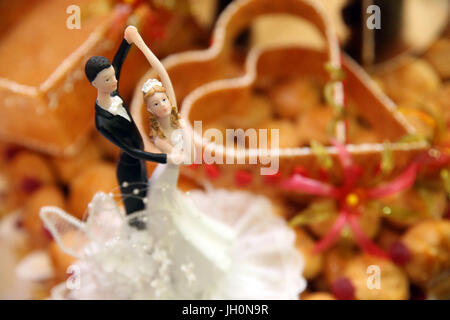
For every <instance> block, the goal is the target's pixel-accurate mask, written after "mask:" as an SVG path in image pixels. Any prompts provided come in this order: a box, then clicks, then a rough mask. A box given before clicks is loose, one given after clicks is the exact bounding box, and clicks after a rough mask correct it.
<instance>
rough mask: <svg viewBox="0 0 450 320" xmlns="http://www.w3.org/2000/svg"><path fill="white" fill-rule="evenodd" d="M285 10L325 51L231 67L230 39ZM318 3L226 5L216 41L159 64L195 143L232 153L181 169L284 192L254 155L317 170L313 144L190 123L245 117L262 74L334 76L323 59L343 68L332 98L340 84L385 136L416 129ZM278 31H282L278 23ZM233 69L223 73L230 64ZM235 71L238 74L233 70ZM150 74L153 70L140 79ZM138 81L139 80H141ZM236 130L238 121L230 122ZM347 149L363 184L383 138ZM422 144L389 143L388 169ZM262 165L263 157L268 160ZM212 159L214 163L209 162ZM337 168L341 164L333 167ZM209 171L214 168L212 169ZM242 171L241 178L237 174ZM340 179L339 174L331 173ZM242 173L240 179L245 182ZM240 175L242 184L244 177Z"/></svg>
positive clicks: (137, 106)
mask: <svg viewBox="0 0 450 320" xmlns="http://www.w3.org/2000/svg"><path fill="white" fill-rule="evenodd" d="M273 13H287V14H291V15H296V16H299V17H301V18H304V19H306V20H308V21H310V22H311V23H312V24H313V25H315V26H316V27H317V28H318V30H319V31H320V33H321V34H322V36H323V37H324V39H325V42H326V44H327V50H326V51H325V52H321V51H317V50H312V49H306V48H301V47H298V46H289V47H288V46H284V47H272V48H270V47H269V48H264V49H262V48H260V49H253V50H251V51H250V53H249V54H248V56H247V59H246V62H245V65H244V66H243V67H242V66H241V67H240V68H230V65H233V61H232V58H231V57H232V56H233V54H232V51H233V40H234V39H235V38H236V36H237V35H239V33H240V32H242V31H243V30H244V29H245V28H246V27H248V26H249V24H250V23H251V22H252V21H253V20H254V19H255V18H257V17H259V16H261V15H265V14H273ZM330 26H331V23H330V21H328V19H327V18H326V15H325V14H324V13H323V11H322V9H321V7H320V6H319V5H317V4H316V3H313V2H310V1H305V0H280V1H269V0H242V1H236V2H234V3H233V4H232V5H230V6H229V7H228V8H227V9H226V10H225V11H224V12H223V14H222V15H221V17H220V18H219V21H218V23H217V26H216V28H215V30H214V36H213V43H212V46H211V47H210V48H208V49H207V50H203V51H193V52H187V53H183V54H178V55H174V56H171V57H169V58H167V59H166V60H165V61H164V65H165V67H166V68H167V71H168V73H169V76H170V77H171V79H172V82H173V85H174V88H175V92H176V94H177V96H178V97H177V98H178V100H179V103H181V114H182V117H184V118H185V119H187V122H188V124H189V129H190V130H192V131H193V136H194V142H195V144H196V146H197V147H198V150H202V152H205V151H206V150H207V151H208V153H209V154H214V155H215V157H214V158H222V159H225V158H226V157H227V156H228V157H231V159H232V160H233V161H232V164H218V165H217V164H206V165H203V166H190V167H187V168H184V169H183V173H184V174H186V175H188V176H190V177H191V178H193V179H195V180H196V181H198V182H205V181H209V182H211V183H213V184H214V185H215V186H218V187H226V188H233V187H237V188H239V187H243V188H246V189H251V190H254V191H257V192H261V193H265V194H270V195H274V194H278V193H280V192H281V193H284V191H282V190H280V188H279V187H278V185H277V184H276V183H273V181H274V180H273V179H266V177H265V176H264V175H261V168H262V167H265V165H262V164H261V163H259V162H258V163H257V164H249V163H250V161H249V160H250V158H251V157H258V156H265V157H266V161H267V159H277V161H278V163H279V169H280V171H281V172H280V174H277V176H278V177H286V176H289V175H291V174H292V172H293V171H294V169H295V168H296V167H297V166H299V165H300V166H302V167H304V168H307V169H308V171H309V172H311V173H312V174H313V175H314V174H317V172H318V171H319V169H320V165H319V161H318V159H317V156H316V155H315V154H314V152H313V151H312V149H311V148H310V147H299V148H282V149H281V148H277V149H270V150H269V151H266V150H261V149H240V150H236V149H235V148H226V147H224V146H223V145H222V144H219V143H214V142H211V141H209V140H207V139H204V138H203V137H202V135H201V134H199V132H195V131H194V130H193V126H192V124H193V123H194V121H202V124H203V126H207V125H208V124H210V123H213V122H214V121H216V120H217V119H220V118H221V117H223V116H224V115H226V116H227V117H230V116H231V117H233V116H234V117H242V116H243V115H245V112H243V111H244V110H245V103H241V101H245V99H246V97H248V95H249V94H250V93H251V92H252V91H253V90H254V89H255V86H256V84H257V82H258V80H260V79H263V78H270V77H272V78H282V77H288V76H306V77H314V78H318V79H320V80H321V81H322V82H324V83H326V82H328V81H330V80H331V75H330V72H327V71H326V69H325V67H324V66H325V65H326V64H328V66H331V68H332V69H335V70H343V71H345V74H346V78H345V83H344V84H343V83H342V82H341V81H339V80H336V81H333V82H332V83H333V84H332V88H333V90H332V96H331V99H332V103H333V104H334V105H344V88H345V94H346V98H347V99H351V100H352V101H354V102H355V105H356V106H357V109H358V111H359V113H360V114H363V115H364V116H365V118H366V119H367V120H368V121H369V122H370V124H371V126H372V127H373V128H374V129H375V130H376V131H378V132H379V133H381V136H382V138H383V141H384V140H389V141H396V140H397V139H399V138H400V137H402V136H404V135H407V134H412V133H414V128H413V127H412V126H411V125H410V124H409V123H408V122H407V121H406V120H405V119H404V117H403V116H402V115H401V114H400V113H399V112H398V111H397V110H396V106H395V104H394V103H393V102H391V101H390V100H389V99H388V98H387V97H386V96H385V95H383V94H382V93H381V92H380V90H379V89H378V88H377V87H376V86H375V85H374V84H373V82H372V80H371V79H370V78H369V76H368V75H367V74H366V73H365V72H364V70H362V69H361V68H360V67H359V66H358V65H357V64H356V63H354V62H353V61H352V60H351V59H350V58H348V57H346V56H343V57H342V56H341V53H340V50H339V44H338V40H337V37H336V35H335V33H334V31H333V29H332V28H331V27H330ZM280 31H282V30H280ZM230 69H231V70H232V72H231V74H230V72H227V70H230ZM233 74H240V76H238V77H232V76H233ZM149 77H155V74H154V73H153V72H152V71H150V72H149V73H148V74H147V75H146V76H145V77H144V79H143V80H142V81H145V80H146V79H148V78H149ZM141 84H142V82H141ZM139 89H140V86H139V87H138V89H137V90H136V93H135V96H134V99H133V104H132V112H133V116H134V117H135V119H136V122H137V123H138V126H139V129H140V130H141V132H148V123H147V122H148V121H146V119H147V117H148V115H146V110H145V108H144V107H143V98H142V93H141V92H140V90H139ZM335 128H336V130H335V132H334V135H335V137H334V138H335V139H336V140H337V141H339V142H341V143H345V142H346V140H347V139H346V138H347V133H346V126H345V123H344V121H338V123H337V125H336V126H335ZM230 129H235V128H230ZM145 136H146V138H145V143H146V146H147V147H148V148H150V149H152V148H153V147H152V144H151V142H150V140H149V139H148V138H147V135H145ZM346 147H347V150H348V151H349V152H350V153H351V154H352V156H353V158H354V160H355V162H356V163H358V164H360V165H361V166H363V167H364V168H365V169H367V170H365V172H364V173H365V174H364V175H363V177H362V181H363V183H365V182H366V183H370V179H371V178H373V177H372V174H373V169H374V168H375V167H376V166H377V165H379V162H380V160H381V154H382V152H383V150H384V148H385V145H384V144H383V143H370V144H369V143H367V144H358V145H353V144H347V146H346ZM425 147H426V143H423V142H416V143H391V144H390V149H391V151H392V154H393V159H395V168H396V170H394V172H392V174H395V173H397V172H399V170H401V169H402V168H403V167H404V166H405V165H406V164H408V163H409V162H410V161H411V159H412V158H413V157H414V156H415V155H417V154H418V153H419V152H422V151H423V149H424V148H425ZM325 150H326V153H327V154H328V155H330V156H331V157H332V158H333V159H334V161H337V150H336V148H335V147H332V146H327V147H325ZM266 164H267V162H266ZM212 166H213V167H212ZM337 171H339V170H337ZM211 173H212V174H211ZM242 177H244V179H242ZM336 178H337V179H339V173H336ZM242 180H244V181H242ZM242 182H244V183H242Z"/></svg>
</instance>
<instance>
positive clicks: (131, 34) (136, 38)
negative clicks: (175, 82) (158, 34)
mask: <svg viewBox="0 0 450 320" xmlns="http://www.w3.org/2000/svg"><path fill="white" fill-rule="evenodd" d="M125 39H126V40H127V41H128V43H134V44H135V45H136V47H138V48H139V50H141V51H142V53H143V54H144V55H145V57H146V58H147V60H148V62H149V63H150V65H151V66H152V68H153V69H155V70H156V73H158V75H159V77H160V78H161V82H162V84H163V86H164V88H166V94H167V96H168V97H169V99H170V102H171V103H172V105H173V106H174V107H175V108H177V99H176V97H175V91H174V89H173V86H172V81H170V78H169V74H168V73H167V71H166V69H165V68H164V66H163V64H162V63H161V61H159V59H158V58H157V57H156V56H155V55H154V54H153V52H152V51H151V50H150V48H149V47H148V46H147V45H146V44H145V42H144V40H143V39H142V37H141V35H140V34H139V32H138V30H137V29H136V27H134V26H128V27H127V28H126V29H125ZM177 109H178V108H177Z"/></svg>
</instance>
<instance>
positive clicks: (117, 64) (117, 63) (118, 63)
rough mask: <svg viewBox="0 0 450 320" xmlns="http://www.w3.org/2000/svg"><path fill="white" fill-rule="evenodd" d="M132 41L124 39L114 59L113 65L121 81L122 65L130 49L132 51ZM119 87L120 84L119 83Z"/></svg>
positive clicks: (117, 77)
mask: <svg viewBox="0 0 450 320" xmlns="http://www.w3.org/2000/svg"><path fill="white" fill-rule="evenodd" d="M130 47H131V43H129V42H128V41H127V40H126V39H123V40H122V43H121V44H120V47H119V49H118V50H117V52H116V54H115V56H114V59H113V61H112V65H113V67H114V71H115V72H116V79H117V82H119V79H120V73H121V71H122V65H123V63H124V61H125V58H126V57H127V55H128V51H130ZM117 88H119V85H118V84H117Z"/></svg>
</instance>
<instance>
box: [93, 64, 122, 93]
mask: <svg viewBox="0 0 450 320" xmlns="http://www.w3.org/2000/svg"><path fill="white" fill-rule="evenodd" d="M92 85H93V86H94V87H96V88H97V89H98V90H99V91H101V92H106V93H111V92H113V91H115V90H117V79H116V72H115V70H114V67H113V66H110V67H109V68H105V69H103V70H102V71H100V72H99V73H98V74H97V77H95V79H94V81H92Z"/></svg>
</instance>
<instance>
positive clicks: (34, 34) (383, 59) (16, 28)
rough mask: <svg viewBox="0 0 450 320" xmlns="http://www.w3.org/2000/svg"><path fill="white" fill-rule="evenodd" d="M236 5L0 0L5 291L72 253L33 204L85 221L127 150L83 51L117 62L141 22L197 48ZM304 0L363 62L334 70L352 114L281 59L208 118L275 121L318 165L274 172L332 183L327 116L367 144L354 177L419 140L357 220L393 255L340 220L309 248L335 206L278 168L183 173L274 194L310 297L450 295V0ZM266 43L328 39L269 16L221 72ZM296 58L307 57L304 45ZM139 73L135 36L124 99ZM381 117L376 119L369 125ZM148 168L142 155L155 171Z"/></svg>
mask: <svg viewBox="0 0 450 320" xmlns="http://www.w3.org/2000/svg"><path fill="white" fill-rule="evenodd" d="M250 1H251V0H250ZM254 1H255V2H257V1H258V0H254ZM233 2H242V1H224V0H221V1H219V0H189V1H188V0H123V1H119V0H77V1H72V0H71V1H69V0H67V1H66V0H40V1H37V0H15V1H7V0H0V114H1V116H0V259H1V260H2V263H1V265H0V299H45V298H47V297H48V296H49V292H50V289H51V288H52V287H53V286H54V285H55V284H57V283H59V282H61V281H64V279H66V278H67V277H68V274H67V272H66V270H67V268H68V266H69V265H70V264H71V263H72V262H73V260H72V259H73V258H71V257H69V256H67V255H66V254H64V253H63V252H62V251H61V250H60V249H59V248H58V246H57V245H56V243H55V242H54V241H53V239H52V237H51V235H50V233H49V232H48V231H47V230H46V229H45V228H44V226H43V224H42V222H41V220H40V219H39V215H38V214H39V209H40V208H41V207H42V206H46V205H54V206H58V207H61V208H64V209H65V210H66V211H67V212H69V213H70V214H72V215H74V216H75V217H77V218H80V219H81V218H83V217H84V218H85V216H86V209H87V205H88V203H89V202H90V200H91V199H92V197H93V195H94V194H95V193H96V192H98V191H105V192H113V193H117V194H118V192H119V190H118V187H117V182H116V177H115V161H116V159H117V158H118V155H119V152H120V150H119V149H118V148H117V147H115V146H114V145H112V144H111V143H109V142H108V141H107V140H106V139H104V138H103V137H101V136H100V135H99V134H98V133H97V132H96V131H95V128H94V120H93V116H94V101H95V97H96V92H95V89H94V88H93V87H91V85H90V84H89V82H88V81H87V80H86V79H85V76H84V63H85V62H86V60H87V59H88V58H89V57H90V56H92V55H104V56H106V57H108V58H110V59H112V57H113V55H114V52H115V51H116V50H117V48H118V46H119V44H120V41H121V40H122V38H123V30H124V27H125V26H126V25H128V24H133V25H136V26H137V27H138V29H139V31H140V33H141V34H142V36H143V38H144V40H145V41H146V43H147V44H149V46H150V48H151V49H152V50H153V51H154V53H155V54H156V55H157V56H158V58H160V59H164V58H167V57H169V59H170V57H174V54H177V53H180V52H185V51H192V50H206V49H207V48H208V47H210V46H211V45H212V44H213V43H214V41H215V39H214V37H213V33H214V30H215V24H216V21H217V19H218V17H220V15H221V13H222V12H223V11H224V10H226V8H227V6H229V5H230V4H233ZM291 2H292V1H291ZM310 2H314V3H316V4H317V5H319V6H321V7H323V8H324V10H323V11H324V12H325V14H326V15H327V16H328V17H329V21H328V25H327V26H326V27H327V29H328V30H331V31H330V32H335V33H336V34H337V37H338V40H339V44H340V48H341V50H342V52H343V55H344V56H345V57H348V59H347V58H345V59H344V58H343V61H350V62H347V65H350V66H353V62H354V63H356V67H355V68H356V69H352V68H353V67H351V68H350V69H351V70H357V74H358V75H361V74H362V76H358V77H356V78H355V79H353V78H351V77H348V78H347V79H348V82H347V83H346V78H345V75H343V81H344V90H345V91H346V93H348V96H349V98H348V99H347V100H346V101H345V107H346V108H345V110H346V111H345V112H343V111H342V110H336V108H333V106H330V105H329V104H330V101H329V97H327V92H326V87H327V81H326V79H324V78H323V76H322V73H323V72H322V71H323V70H320V71H317V74H315V71H314V70H313V72H309V73H305V74H302V73H299V74H295V73H292V74H286V73H281V72H280V73H279V74H276V72H275V74H271V78H264V79H258V81H257V84H255V87H254V88H253V90H252V92H251V94H250V95H248V96H246V97H245V101H241V100H239V101H234V100H233V99H232V98H230V100H227V101H225V102H224V103H226V104H227V105H230V106H233V105H235V106H239V108H241V107H242V106H244V107H242V108H244V109H245V110H244V109H242V110H244V111H242V112H241V111H239V112H237V111H236V112H235V111H230V112H229V113H228V114H226V115H224V116H222V117H220V118H217V119H214V121H210V122H209V123H208V124H207V125H208V126H209V127H215V128H219V129H221V130H222V129H225V128H253V127H256V128H276V129H279V130H280V148H300V147H307V148H309V149H310V152H311V154H312V156H313V158H314V159H315V160H313V162H314V163H316V165H314V166H312V165H311V167H310V166H308V165H304V164H303V162H301V163H300V162H299V163H292V164H290V165H289V167H282V168H280V169H281V172H282V175H284V176H288V175H290V174H292V173H300V174H302V175H306V176H309V177H312V178H317V179H319V180H321V181H326V182H329V183H333V184H334V183H336V184H339V183H342V181H341V180H342V177H340V176H339V175H336V174H335V173H336V172H338V171H339V170H340V165H339V162H338V161H336V159H334V157H331V156H330V155H329V154H328V153H327V150H328V149H326V147H327V146H329V145H330V141H331V140H330V139H331V137H332V136H333V134H332V132H333V128H332V129H331V131H330V127H333V125H335V124H336V121H341V120H344V122H345V124H346V130H347V131H346V132H347V136H346V140H345V142H346V143H347V144H351V145H361V144H366V145H368V147H367V148H366V149H367V150H369V152H368V154H369V155H368V159H369V160H370V161H364V160H361V159H362V158H357V159H356V161H357V162H359V164H360V166H361V168H362V170H364V173H365V176H366V177H367V176H368V177H370V178H369V179H366V181H364V182H362V183H361V185H360V186H359V188H361V189H363V188H365V187H367V186H374V185H377V184H379V183H382V182H383V181H386V180H392V178H393V177H395V175H396V174H397V173H399V172H401V170H402V169H404V168H405V167H406V165H408V161H411V158H408V160H405V161H400V156H397V153H396V152H394V151H393V149H392V144H393V143H397V142H402V143H408V142H411V143H417V142H424V143H425V144H426V145H427V147H426V148H425V149H424V150H422V151H423V155H425V156H430V157H431V159H432V160H430V161H427V162H426V165H424V166H423V170H422V171H421V172H420V173H419V174H418V176H417V179H416V182H415V183H414V185H413V186H412V187H411V188H409V189H408V190H406V191H403V192H400V193H397V194H395V195H393V196H391V197H388V198H386V199H383V201H374V202H367V203H366V204H365V205H364V208H363V209H362V211H361V216H360V224H361V228H362V231H363V232H364V233H365V235H366V236H367V237H368V238H370V239H372V240H373V241H374V243H376V244H377V245H378V246H379V247H381V248H382V249H383V250H385V252H386V253H387V254H388V256H389V258H388V259H385V258H380V257H377V256H374V255H371V254H370V252H367V251H366V250H362V249H361V245H360V243H358V240H357V239H355V237H354V236H353V235H352V232H351V231H350V230H347V229H344V230H343V232H342V234H340V235H339V241H338V242H337V244H336V245H335V246H333V247H332V248H330V249H328V250H324V251H322V252H320V253H317V254H313V253H312V248H313V247H314V244H315V243H317V241H318V240H319V239H320V238H321V237H323V236H324V235H326V234H327V233H328V232H329V231H330V228H331V225H332V224H333V222H334V221H335V220H336V218H337V215H338V213H337V208H336V204H335V203H334V201H333V200H332V199H323V198H320V199H318V198H315V197H304V196H298V195H296V194H292V193H283V192H278V191H277V190H276V189H277V186H276V184H274V181H276V178H277V177H272V180H270V181H268V180H267V181H266V180H265V181H263V180H262V179H252V177H251V176H250V174H249V173H248V172H246V171H242V170H240V171H236V172H233V176H232V177H231V178H229V179H228V178H224V179H220V178H219V179H217V180H214V179H216V177H217V176H219V175H220V170H221V168H219V167H214V166H206V167H205V166H202V168H200V169H196V168H194V169H193V168H187V169H186V170H184V173H185V174H184V175H183V176H182V177H181V179H180V185H179V186H180V188H181V189H182V190H190V189H194V188H202V186H203V185H204V182H205V180H206V181H209V182H211V183H213V184H214V183H217V185H218V186H220V187H224V188H230V189H236V188H238V189H246V190H250V191H252V192H256V193H259V192H261V193H264V194H265V195H266V196H268V197H269V198H270V199H271V201H272V202H273V204H274V206H275V208H276V209H277V212H278V213H279V214H280V215H281V216H282V217H284V218H285V219H286V221H287V222H289V223H290V225H291V226H292V228H294V229H295V231H296V234H297V247H298V249H299V250H300V251H301V252H302V254H303V255H304V257H305V260H306V267H305V270H304V277H305V278H307V280H308V288H307V290H306V291H305V293H304V294H302V298H304V299H345V298H349V299H450V220H449V219H450V202H449V194H450V162H449V157H450V153H449V148H450V27H449V24H448V18H449V12H450V10H449V8H450V1H448V0H396V1H392V0H390V1H389V0H310ZM72 5H75V7H73V6H72ZM368 8H369V10H368ZM78 10H79V11H78ZM78 12H79V15H78ZM234 23H235V25H239V21H235V22H234ZM370 26H371V27H370ZM377 26H378V27H377ZM232 27H233V26H232ZM232 27H230V28H232ZM266 46H271V47H277V46H278V47H282V46H284V47H287V46H293V47H302V48H307V49H308V50H312V52H323V51H324V50H326V43H325V41H324V39H323V37H322V35H321V34H320V32H319V31H318V30H317V28H316V27H315V26H314V25H313V24H312V23H311V21H308V20H305V19H300V18H298V17H294V16H291V15H288V14H269V15H264V16H261V17H258V18H256V19H254V20H253V21H252V22H251V24H250V25H249V27H247V28H244V29H243V30H241V31H240V32H239V34H238V36H237V37H236V38H235V39H234V40H233V45H232V52H231V59H229V60H226V61H227V62H226V63H225V64H224V65H223V66H222V67H223V70H221V71H220V72H221V73H220V74H221V75H222V77H223V78H229V77H235V76H239V75H242V74H243V73H245V70H244V67H243V66H244V65H245V61H246V58H247V56H248V54H249V53H250V52H251V50H253V49H255V48H265V47H266ZM175 57H176V56H175ZM293 59H294V58H293ZM295 59H300V60H303V61H306V62H307V61H308V60H305V59H308V56H299V57H297V58H295ZM346 59H347V60H346ZM293 61H294V62H295V61H296V60H293ZM265 63H267V64H269V65H270V63H271V62H270V61H268V62H265ZM303 63H304V64H305V65H306V64H307V63H305V62H303ZM268 69H270V70H272V69H276V68H270V66H269V67H268ZM280 69H282V68H280ZM148 70H149V66H148V63H147V61H146V60H145V58H144V57H143V55H142V54H141V53H140V52H139V51H138V50H137V49H135V48H132V49H131V50H130V53H129V56H128V58H127V60H126V62H125V64H124V68H123V71H122V77H121V82H120V83H121V86H120V91H121V95H122V97H123V98H124V99H125V100H126V101H127V102H128V104H129V105H131V103H132V100H133V93H134V91H135V88H136V87H137V84H138V82H139V81H140V79H141V78H142V77H143V76H144V74H145V73H146V72H147V71H148ZM324 70H325V69H324ZM196 71H197V72H194V73H186V74H183V77H182V78H180V79H179V78H172V80H173V81H174V86H175V88H177V87H179V88H185V83H188V82H189V81H190V80H191V79H194V78H195V77H199V76H198V75H196V73H201V71H202V70H196ZM348 72H349V71H348ZM169 73H170V72H169ZM344 73H345V72H344ZM355 83H356V84H355ZM361 83H362V85H363V87H364V88H363V89H360V86H359V84H361ZM374 92H375V93H374ZM182 96H184V95H182ZM372 96H376V97H378V96H381V97H382V98H380V99H378V100H377V101H378V103H379V104H380V105H381V106H382V107H385V109H384V111H383V112H384V113H383V112H381V111H380V113H378V111H374V108H375V107H376V106H374V105H372V102H371V101H373V100H371V99H373V98H370V97H372ZM182 98H183V97H182ZM182 98H181V99H182ZM380 101H381V102H380ZM180 102H182V101H180ZM236 108H237V107H236ZM236 108H235V109H236ZM393 109H395V112H394V111H392V110H393ZM205 110H207V109H205ZM230 110H234V109H233V107H231V108H230ZM239 110H241V109H239ZM386 110H389V112H387V111H386ZM397 113H399V114H400V117H401V119H403V120H402V121H405V122H401V121H400V122H401V123H402V126H403V128H406V129H405V133H404V134H398V135H397V136H395V137H393V136H392V135H391V136H389V135H387V132H389V131H390V130H391V128H390V127H389V126H390V123H391V122H390V121H391V120H392V119H394V118H395V117H396V114H397ZM206 117H207V115H206ZM374 117H375V118H376V120H377V121H378V124H373V123H372V122H373V119H374ZM395 119H397V118H395ZM383 126H384V127H383ZM330 132H331V133H330ZM375 145H376V146H377V147H375ZM405 150H406V152H408V146H406V147H405ZM370 152H372V153H373V154H376V156H371V155H370V154H371V153H370ZM418 154H419V155H420V152H419V151H417V152H416V151H415V153H414V155H415V156H417V155H418ZM305 163H308V162H305ZM374 163H375V164H374ZM312 167H314V170H313V169H311V168H312ZM153 168H154V164H152V163H148V169H149V173H151V171H152V170H153ZM193 170H201V171H193ZM274 179H275V180H274ZM213 180H214V181H217V182H213ZM265 183H267V184H270V183H271V186H272V187H271V188H266V185H265ZM261 189H266V190H269V192H264V191H261ZM369 265H378V266H380V268H381V277H382V279H383V280H382V281H383V282H382V287H381V289H379V290H370V289H368V288H367V286H366V279H367V274H366V270H367V266H369Z"/></svg>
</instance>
